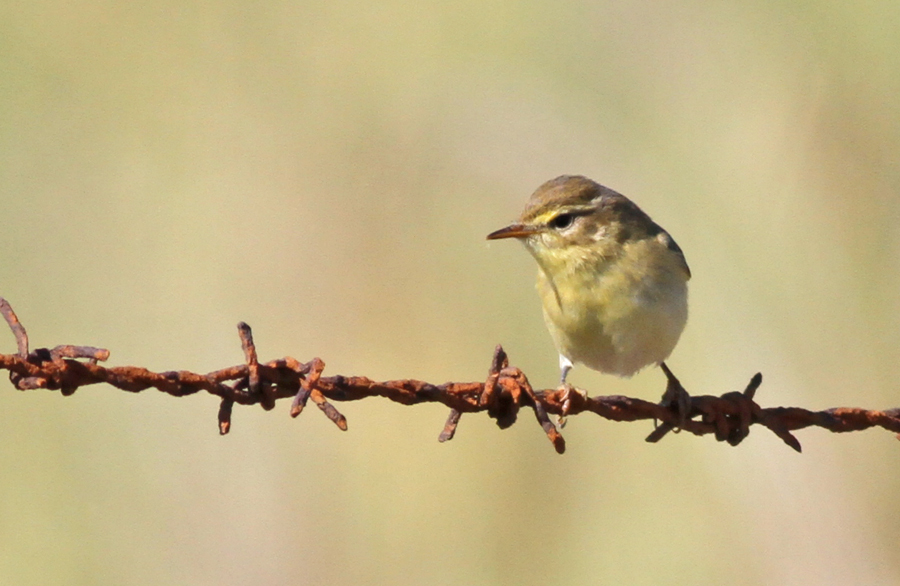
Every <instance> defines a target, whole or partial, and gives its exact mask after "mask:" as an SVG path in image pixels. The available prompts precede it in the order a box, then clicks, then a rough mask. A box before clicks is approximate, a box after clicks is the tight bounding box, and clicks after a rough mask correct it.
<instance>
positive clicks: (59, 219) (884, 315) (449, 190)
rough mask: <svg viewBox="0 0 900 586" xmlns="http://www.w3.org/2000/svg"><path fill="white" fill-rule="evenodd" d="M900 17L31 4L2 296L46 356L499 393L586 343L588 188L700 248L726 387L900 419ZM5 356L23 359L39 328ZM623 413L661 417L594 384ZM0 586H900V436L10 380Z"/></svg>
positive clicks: (895, 11) (754, 9) (743, 7)
mask: <svg viewBox="0 0 900 586" xmlns="http://www.w3.org/2000/svg"><path fill="white" fill-rule="evenodd" d="M898 95H900V4H898V3H897V2H889V1H887V0H884V1H871V2H863V3H852V4H848V3H843V2H829V1H826V2H799V3H780V2H763V1H751V2H746V3H719V2H678V3H676V2H631V1H627V2H626V1H605V2H573V3H564V4H561V3H556V2H547V1H544V2H529V3H516V2H502V1H492V0H487V1H484V0H481V1H478V2H458V3H454V4H452V5H450V4H445V3H440V2H420V3H415V4H413V3H407V2H376V3H369V2H302V3H293V2H278V1H276V2H269V3H263V4H252V5H251V4H248V3H239V2H219V3H205V2H159V3H150V4H133V3H120V2H109V1H106V2H83V3H71V2H60V1H56V2H49V1H40V0H39V1H36V2H29V3H16V2H3V3H2V4H0V204H2V214H3V228H2V230H0V254H2V259H3V260H2V262H0V295H3V296H5V297H6V298H7V299H8V300H9V301H10V302H11V303H12V305H13V307H14V308H15V309H16V311H17V312H18V314H19V317H20V318H21V319H22V321H23V323H24V325H25V326H26V327H27V328H28V331H29V333H30V335H31V339H32V343H33V344H34V345H35V346H54V345H56V344H63V343H72V344H90V345H97V346H102V347H107V348H109V349H110V350H111V351H112V357H111V359H110V363H111V364H113V365H126V364H135V365H140V366H145V367H148V368H151V369H156V370H169V369H190V370H195V371H208V370H213V369H217V368H221V367H224V366H228V365H231V364H236V363H239V362H240V361H241V360H242V355H241V351H240V345H239V342H238V339H237V335H236V331H235V327H234V324H235V323H236V322H237V321H239V320H246V321H247V322H249V323H250V324H251V325H252V326H253V328H254V333H255V336H256V339H257V343H258V345H259V350H260V353H261V358H262V359H264V360H268V359H272V358H277V357H281V356H284V355H291V356H294V357H296V358H298V359H301V360H308V359H310V358H311V357H313V356H320V357H321V358H322V359H323V360H325V362H326V364H327V369H326V374H329V373H330V374H338V373H340V374H363V375H366V376H369V377H372V378H375V379H389V378H404V377H415V378H420V379H425V380H429V381H432V382H443V381H447V380H481V379H483V378H484V376H485V373H486V370H487V367H488V363H489V361H490V356H491V351H492V348H493V347H494V345H495V344H497V343H498V342H499V343H503V344H504V346H505V347H506V349H507V350H508V351H509V353H510V356H511V358H512V361H513V362H514V363H515V364H516V365H518V366H520V367H522V368H523V369H524V370H525V371H526V373H527V374H528V375H529V376H530V377H531V380H532V382H533V383H534V384H535V385H536V386H538V387H541V388H543V387H548V386H553V385H554V384H555V382H556V377H557V366H556V354H555V352H554V350H553V348H552V344H551V342H550V339H549V336H548V335H547V333H546V332H545V330H544V327H543V323H542V319H541V316H540V308H539V303H538V300H537V296H536V294H535V292H534V290H533V278H534V272H535V266H534V263H533V261H532V260H531V258H529V257H528V255H527V254H526V253H525V252H524V251H523V250H522V249H521V247H520V246H518V245H515V244H514V243H508V242H507V243H492V244H488V243H487V242H485V241H484V236H485V234H487V233H488V232H489V231H491V230H493V229H496V228H499V227H501V226H503V225H505V224H506V223H507V222H508V221H509V220H511V219H513V218H514V217H515V216H516V215H518V213H519V211H520V209H521V207H522V206H523V205H524V202H525V200H526V198H527V197H528V195H529V194H530V193H531V192H532V190H533V189H534V188H535V187H537V185H539V184H540V183H541V182H543V181H545V180H547V179H550V178H552V177H555V176H557V175H560V174H563V173H580V174H585V175H588V176H590V177H592V178H594V179H596V180H598V181H600V182H601V183H604V184H606V185H608V186H610V187H612V188H614V189H616V190H619V191H621V192H623V193H625V194H626V195H628V196H630V197H631V198H633V199H634V200H635V201H637V202H638V203H639V204H640V205H641V206H642V207H643V208H644V209H645V210H646V211H648V212H649V213H650V215H651V216H653V218H654V219H655V220H657V221H658V222H659V223H660V224H662V225H663V226H665V227H666V228H667V229H668V230H669V231H670V232H671V233H672V234H673V235H674V237H675V238H676V240H677V241H678V242H679V244H680V245H681V247H682V248H683V249H684V250H685V253H686V255H687V259H688V261H689V263H690V266H691V269H692V270H693V273H694V278H693V280H692V281H691V317H690V320H689V322H688V327H687V329H686V331H685V333H684V335H683V336H682V339H681V342H680V344H679V346H678V347H677V348H676V350H675V352H674V354H673V356H672V357H671V359H670V360H669V361H668V363H669V365H670V366H671V367H672V368H673V370H674V371H675V372H676V373H677V374H678V375H679V376H680V377H681V379H682V381H683V382H684V383H685V385H686V386H687V388H688V389H689V390H690V391H691V392H693V393H695V394H706V393H715V394H719V393H722V392H725V391H730V390H736V389H742V388H743V386H744V385H745V384H746V382H747V380H748V379H749V377H750V376H751V375H752V374H753V373H755V372H757V371H762V372H763V374H764V376H765V380H764V383H763V386H762V388H761V390H760V392H759V394H758V395H757V397H758V399H759V401H760V402H761V403H762V404H763V405H802V406H805V407H809V408H817V409H818V408H828V407H834V406H841V405H845V406H862V407H869V408H888V407H898V406H900V381H898V380H897V378H896V373H897V368H896V365H897V364H898V359H900V312H898V309H900V271H898V268H900V262H898V258H900V229H898V221H900V198H898V190H900V164H898V161H900V156H898V153H900V102H898V99H897V96H898ZM0 351H2V352H5V353H11V352H14V351H15V343H14V340H13V338H12V336H11V335H3V336H0ZM570 380H572V382H574V383H575V384H577V385H579V386H582V387H584V388H587V389H589V390H590V392H591V393H592V394H627V395H631V396H638V397H642V398H646V399H655V398H656V397H658V395H659V394H660V393H661V391H662V389H663V387H664V378H663V376H662V374H661V373H660V372H659V370H658V369H650V370H647V371H645V372H643V373H641V374H639V375H638V376H636V377H634V378H633V379H631V380H620V379H617V378H614V377H608V376H602V375H599V374H596V373H593V372H590V371H586V370H585V369H584V368H578V369H576V370H575V372H574V373H573V375H572V378H571V379H570ZM0 387H2V389H0V390H2V392H0V583H2V584H10V585H38V584H40V585H43V584H76V585H81V584H84V585H96V584H101V585H107V584H109V585H120V584H130V585H143V584H147V585H151V584H154V585H155V584H190V585H194V584H196V585H207V584H209V585H212V584H267V585H280V584H285V585H286V584H340V585H342V584H372V585H378V584H391V585H406V584H411V585H420V584H429V585H441V584H467V585H482V584H509V585H512V584H516V585H518V584H585V583H604V584H716V583H726V582H727V583H729V584H739V585H740V584H762V583H765V584H791V585H796V584H841V585H843V584H848V583H857V584H900V523H898V514H900V498H898V496H897V495H898V494H900V475H898V474H897V469H898V465H900V444H898V442H897V440H896V439H894V437H893V436H892V435H891V434H889V433H886V432H883V431H870V432H865V433H856V434H849V435H844V436H836V435H832V434H829V433H827V432H825V431H822V430H815V429H814V430H805V431H801V432H799V433H798V437H799V439H800V441H801V442H802V443H803V446H804V454H803V455H798V454H795V453H793V452H792V451H791V450H790V449H789V448H787V447H786V446H784V445H783V444H782V443H781V442H780V440H778V439H777V438H776V437H774V436H773V435H772V434H770V433H768V432H766V431H765V430H762V429H754V430H753V433H752V434H751V436H750V437H749V438H748V439H747V440H746V441H745V442H744V444H742V445H741V446H740V447H738V448H737V449H734V448H731V447H729V446H727V445H724V444H718V443H716V442H715V441H713V439H712V438H710V437H706V438H696V437H693V436H689V435H687V434H680V435H677V436H674V435H673V436H670V437H667V438H666V439H665V440H664V441H663V442H662V443H660V444H658V445H649V444H646V443H645V442H644V441H643V439H644V437H645V436H646V435H647V434H648V433H649V432H650V429H651V428H650V426H649V424H646V423H639V424H615V423H611V422H608V421H604V420H601V419H599V418H596V417H593V416H590V415H585V416H579V417H575V418H573V419H572V420H571V421H570V424H569V426H568V427H567V428H566V430H565V435H566V439H567V440H568V445H569V449H568V452H567V453H566V454H565V455H564V456H562V457H560V456H557V455H556V454H555V453H554V451H553V449H552V447H551V446H550V444H549V443H548V442H547V440H546V438H545V437H544V436H543V435H542V433H541V432H540V430H539V428H538V427H537V426H536V425H535V424H534V422H533V418H532V417H531V416H530V415H529V414H528V413H524V414H523V417H522V418H521V421H520V423H519V424H518V425H516V426H514V427H513V428H512V429H510V430H507V431H504V432H502V433H501V432H500V431H499V430H498V429H497V428H496V426H494V425H493V423H492V422H491V421H490V420H488V418H487V417H484V416H467V417H464V418H463V420H462V423H461V425H460V428H459V431H458V434H457V437H456V439H454V440H453V441H452V442H450V443H448V444H439V443H438V442H437V441H436V439H437V435H438V432H439V431H440V429H441V427H442V425H443V423H444V419H445V417H446V414H447V413H446V409H444V408H440V407H438V406H433V405H425V406H418V407H412V408H410V407H402V406H399V405H395V404H392V403H389V402H387V401H385V400H379V399H370V400H366V401H363V402H358V403H349V404H347V403H345V404H339V405H338V406H339V408H340V409H341V410H342V412H343V413H344V414H345V415H346V416H347V417H348V419H349V426H350V430H349V432H347V433H341V432H339V431H338V430H337V429H336V428H335V427H334V426H333V425H332V424H331V423H330V422H328V421H327V420H325V418H324V417H322V416H321V415H320V414H319V413H318V410H315V409H313V410H312V411H309V412H307V413H305V414H304V415H303V416H302V417H301V418H300V419H299V420H291V419H290V418H289V417H288V415H287V412H288V405H287V403H285V404H280V405H279V407H278V408H277V409H276V411H274V412H271V413H264V412H263V411H262V410H261V409H258V408H254V409H249V408H238V409H236V410H235V416H234V427H233V431H232V433H231V434H230V435H229V436H227V437H224V438H222V437H219V436H218V434H217V432H216V421H215V414H216V410H217V406H218V403H217V401H216V400H215V399H214V398H213V397H210V396H194V397H189V398H185V399H173V398H171V397H168V396H164V395H161V394H159V393H155V392H149V391H148V392H145V393H142V394H140V395H131V394H127V393H123V392H119V391H115V390H113V389H111V388H109V387H100V386H96V387H89V388H85V389H82V390H81V391H79V392H78V393H76V394H75V395H74V396H73V397H71V398H65V399H63V398H62V397H61V396H60V395H59V394H58V393H49V392H29V393H19V392H16V391H14V390H13V388H12V386H11V385H9V384H8V383H5V382H4V383H2V384H0Z"/></svg>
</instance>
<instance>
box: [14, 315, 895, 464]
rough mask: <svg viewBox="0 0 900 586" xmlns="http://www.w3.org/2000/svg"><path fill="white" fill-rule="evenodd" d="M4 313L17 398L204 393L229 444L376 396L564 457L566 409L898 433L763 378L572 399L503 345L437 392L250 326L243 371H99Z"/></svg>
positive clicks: (890, 419)
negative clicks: (525, 417) (519, 364)
mask: <svg viewBox="0 0 900 586" xmlns="http://www.w3.org/2000/svg"><path fill="white" fill-rule="evenodd" d="M0 314H2V315H3V317H4V319H5V320H6V323H7V324H8V325H9V328H10V330H11V331H12V333H13V335H14V336H15V339H16V344H17V347H18V353H17V354H0V369H5V370H8V371H9V379H10V382H12V384H13V386H14V387H15V388H16V389H19V390H22V391H25V390H34V389H47V390H59V391H61V392H62V394H63V395H70V394H72V393H74V392H75V391H76V390H77V389H78V388H80V387H83V386H86V385H92V384H98V383H106V384H109V385H112V386H114V387H116V388H118V389H121V390H123V391H128V392H133V393H137V392H140V391H143V390H146V389H149V388H155V389H157V390H159V391H161V392H163V393H167V394H169V395H172V396H175V397H184V396H187V395H192V394H195V393H198V392H200V391H205V392H207V393H209V394H211V395H215V396H217V397H219V398H220V399H221V401H220V404H219V410H218V428H219V433H220V434H222V435H225V434H227V433H228V432H229V431H230V429H231V421H232V419H231V417H232V411H233V407H234V405H235V404H240V405H255V404H259V405H261V406H262V407H263V408H265V409H271V408H272V407H274V405H275V402H276V401H277V400H279V399H287V398H291V399H292V403H291V410H290V414H291V416H292V417H296V416H298V415H300V413H301V412H302V411H303V408H304V407H305V406H306V403H307V402H308V400H310V399H312V401H313V402H314V403H315V404H316V405H317V406H318V407H319V409H320V410H321V411H322V413H323V414H325V416H326V417H328V418H329V419H330V420H331V421H332V422H334V424H335V425H336V426H337V427H338V428H339V429H341V430H346V429H347V419H346V417H344V416H343V415H342V414H341V413H340V412H339V411H338V410H337V409H336V408H335V407H334V406H333V405H332V404H331V401H357V400H361V399H364V398H367V397H376V396H378V397H384V398H386V399H389V400H391V401H394V402H396V403H400V404H402V405H415V404H419V403H441V404H443V405H445V406H446V407H448V408H449V409H450V415H449V416H448V418H447V422H446V423H445V425H444V429H443V431H442V432H441V434H440V436H439V437H438V439H439V441H442V442H445V441H448V440H450V439H452V438H453V436H454V434H455V433H456V429H457V426H458V424H459V421H460V418H461V417H462V415H463V413H477V412H482V411H486V412H487V414H488V416H489V417H491V418H493V419H494V420H495V421H496V423H497V425H498V426H499V427H500V428H501V429H505V428H507V427H509V426H511V425H512V424H513V423H515V422H516V419H517V417H518V412H519V409H520V408H522V407H530V408H531V409H532V410H533V411H534V415H535V418H536V419H537V422H538V424H539V425H540V426H541V429H542V430H543V431H544V433H545V435H546V436H547V438H548V439H549V440H550V442H551V443H552V444H553V446H554V448H555V449H556V451H557V452H558V453H560V454H561V453H563V452H564V451H565V449H566V443H565V440H564V439H563V437H562V434H561V433H560V432H559V429H558V428H557V427H556V426H555V425H554V424H553V422H552V421H551V420H550V414H554V415H562V414H563V410H564V406H565V407H567V408H568V413H567V415H568V416H573V415H578V414H580V413H585V412H591V413H594V414H596V415H599V416H600V417H603V418H605V419H609V420H611V421H639V420H653V421H658V422H659V425H658V426H657V427H656V429H655V430H654V431H653V432H652V433H651V434H650V435H649V436H648V437H647V441H649V442H657V441H659V440H661V439H662V438H663V437H664V436H666V435H667V434H668V432H669V431H674V430H676V429H677V430H681V431H685V432H689V433H692V434H694V435H698V436H702V435H707V434H711V435H713V436H714V437H715V438H716V439H717V440H718V441H722V442H726V443H728V444H730V445H733V446H736V445H738V444H740V443H741V442H742V441H743V440H744V439H745V438H746V437H747V436H748V435H749V433H750V429H751V428H752V426H753V425H757V424H758V425H762V426H763V427H766V428H768V429H769V430H771V431H772V432H773V433H774V434H775V435H777V436H778V437H779V438H781V439H782V441H784V442H785V443H786V444H787V445H788V446H790V447H791V448H793V449H794V450H796V451H798V452H799V451H800V449H801V448H800V442H799V441H798V440H797V438H796V437H794V435H793V433H792V432H794V431H796V430H798V429H804V428H806V427H820V428H823V429H826V430H829V431H832V432H836V433H841V432H849V431H861V430H864V429H869V428H871V427H881V428H883V429H886V430H889V431H892V432H894V433H895V434H900V409H891V410H888V411H875V410H865V409H855V408H846V407H840V408H835V409H828V410H825V411H810V410H807V409H802V408H799V407H767V408H764V407H761V406H760V405H759V404H758V403H757V402H756V400H755V396H756V393H757V390H758V389H759V387H760V385H761V384H762V375H761V374H756V375H754V376H753V377H752V378H751V379H750V382H749V383H748V384H747V386H746V387H745V389H744V390H743V391H742V392H730V393H725V394H723V395H721V396H718V397H717V396H710V395H701V396H690V395H688V394H687V391H685V390H684V388H683V387H682V386H681V383H680V382H679V381H678V379H677V378H675V376H674V375H672V373H671V371H669V369H668V368H667V367H665V365H663V372H664V373H665V374H666V376H667V380H668V382H667V386H666V391H667V396H668V397H669V399H670V400H669V401H665V400H664V401H663V403H662V404H657V403H652V402H650V401H644V400H641V399H635V398H631V397H622V396H607V397H588V396H587V395H586V394H582V393H581V392H578V393H574V394H573V393H569V394H568V397H567V393H565V392H564V390H560V389H547V390H543V391H535V390H534V389H533V388H532V386H531V383H530V382H529V381H528V378H527V377H526V376H525V374H524V373H523V372H522V371H521V370H520V369H518V368H516V367H512V366H510V365H509V357H508V356H507V354H506V352H505V351H504V350H503V348H502V347H501V346H499V345H498V346H497V347H496V348H495V349H494V354H493V357H492V360H491V366H490V369H489V370H488V376H487V378H486V379H485V381H484V382H448V383H444V384H441V385H435V384H431V383H427V382H424V381H418V380H412V379H403V380H393V381H385V382H377V381H373V380H370V379H368V378H365V377H358V376H352V377H350V376H341V375H335V376H329V377H324V376H322V373H323V371H324V369H325V363H324V362H323V361H322V360H320V359H319V358H313V359H312V360H310V361H309V362H306V363H302V362H299V361H298V360H296V359H294V358H291V357H285V358H280V359H277V360H272V361H270V362H267V363H265V364H262V363H260V362H259V359H258V357H257V352H256V346H255V344H254V342H253V335H252V331H251V329H250V326H248V325H247V324H245V323H241V324H239V326H238V333H239V336H240V339H241V346H242V348H243V351H244V358H245V363H244V364H240V365H237V366H231V367H228V368H223V369H221V370H217V371H214V372H210V373H207V374H197V373H193V372H189V371H170V372H161V373H156V372H151V371H149V370H147V369H145V368H141V367H137V366H119V367H105V366H101V365H100V364H98V362H101V361H105V360H107V359H108V358H109V351H108V350H104V349H102V348H94V347H91V346H69V345H63V346H56V347H55V348H53V349H52V350H48V349H46V348H38V349H36V350H33V351H30V350H29V345H28V335H27V333H26V332H25V328H24V327H23V326H22V324H21V323H20V322H19V320H18V318H17V317H16V314H15V312H14V311H13V310H12V307H11V306H10V305H9V303H7V301H6V300H5V299H3V298H2V297H0ZM676 387H677V388H676Z"/></svg>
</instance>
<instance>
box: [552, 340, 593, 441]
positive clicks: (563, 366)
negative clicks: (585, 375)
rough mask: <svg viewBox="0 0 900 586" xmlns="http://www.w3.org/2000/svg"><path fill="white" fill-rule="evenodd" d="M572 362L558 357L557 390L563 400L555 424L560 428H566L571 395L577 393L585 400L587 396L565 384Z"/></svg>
mask: <svg viewBox="0 0 900 586" xmlns="http://www.w3.org/2000/svg"><path fill="white" fill-rule="evenodd" d="M573 366H574V364H572V361H571V360H569V359H568V358H567V357H565V356H563V355H562V354H560V355H559V388H560V390H562V391H563V400H562V415H560V416H559V418H558V419H557V421H556V423H557V425H559V427H560V428H563V427H565V426H566V415H568V414H569V409H571V408H572V397H571V395H572V393H578V394H580V395H582V396H583V397H584V398H587V394H585V393H584V392H583V391H579V390H578V389H576V388H575V387H573V386H572V385H570V384H569V383H567V382H566V377H567V376H569V371H570V370H572V367H573Z"/></svg>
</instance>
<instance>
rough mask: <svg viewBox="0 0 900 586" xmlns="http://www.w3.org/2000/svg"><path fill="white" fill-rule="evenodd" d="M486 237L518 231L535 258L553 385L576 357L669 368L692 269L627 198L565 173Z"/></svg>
mask: <svg viewBox="0 0 900 586" xmlns="http://www.w3.org/2000/svg"><path fill="white" fill-rule="evenodd" d="M487 238H488V240H497V239H500V238H517V239H518V240H520V241H521V242H522V243H523V244H524V245H525V248H526V249H528V252H530V253H531V255H532V256H533V257H534V259H535V260H536V261H537V264H538V276H537V290H538V293H539V294H540V298H541V302H542V305H543V310H544V321H545V322H546V324H547V329H548V330H549V331H550V336H551V337H552V338H553V342H554V344H555V345H556V349H557V350H558V351H559V367H560V385H561V387H564V388H566V389H571V386H570V385H568V384H567V383H566V377H567V376H568V374H569V371H570V370H571V369H572V367H573V365H574V364H578V363H580V364H584V365H585V366H587V367H589V368H592V369H594V370H597V371H600V372H602V373H609V374H615V375H618V376H622V377H630V376H631V375H633V374H635V373H636V372H638V371H639V370H641V369H642V368H644V367H646V366H648V365H651V364H661V365H662V366H663V368H664V370H666V374H667V376H669V374H670V373H669V372H668V369H666V368H665V365H664V364H663V361H664V360H665V359H666V358H668V357H669V355H670V354H671V353H672V350H673V349H674V348H675V344H676V343H677V342H678V338H679V337H680V336H681V332H682V330H684V326H685V323H686V322H687V315H688V306H687V282H688V280H689V279H690V278H691V271H690V269H689V268H688V265H687V261H685V258H684V253H683V252H682V251H681V248H679V247H678V245H677V244H676V243H675V240H673V239H672V237H671V236H670V235H669V233H668V232H666V231H665V230H663V229H662V227H660V226H659V224H657V223H655V222H654V221H653V220H651V219H650V216H648V215H647V214H646V213H644V211H643V210H641V208H639V207H638V206H637V205H635V203H634V202H632V201H631V200H630V199H628V198H627V197H625V196H624V195H622V194H620V193H617V192H615V191H613V190H612V189H609V188H608V187H604V186H603V185H600V184H599V183H596V182H594V181H592V180H590V179H588V178H587V177H582V176H579V175H563V176H561V177H557V178H556V179H552V180H550V181H547V182H546V183H544V184H543V185H541V186H540V187H538V188H537V190H536V191H535V192H534V193H533V194H532V196H531V198H530V199H529V200H528V204H527V205H526V206H525V210H524V211H523V212H522V214H521V215H520V216H519V219H518V221H517V222H515V223H513V224H510V225H509V226H506V227H505V228H501V229H500V230H497V231H495V232H491V233H490V234H488V236H487ZM567 393H568V391H567ZM564 411H565V409H564Z"/></svg>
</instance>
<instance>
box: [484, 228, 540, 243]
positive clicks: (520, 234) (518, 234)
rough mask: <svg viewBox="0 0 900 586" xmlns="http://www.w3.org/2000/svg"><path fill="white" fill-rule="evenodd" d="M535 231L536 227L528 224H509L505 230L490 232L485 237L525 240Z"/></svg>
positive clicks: (489, 238)
mask: <svg viewBox="0 0 900 586" xmlns="http://www.w3.org/2000/svg"><path fill="white" fill-rule="evenodd" d="M537 231H538V227H537V226H529V225H528V224H510V225H509V226H507V227H506V228H500V229H499V230H497V231H495V232H491V233H490V234H488V235H487V239H488V240H499V239H501V238H527V237H529V236H531V235H532V234H534V233H535V232H537Z"/></svg>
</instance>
